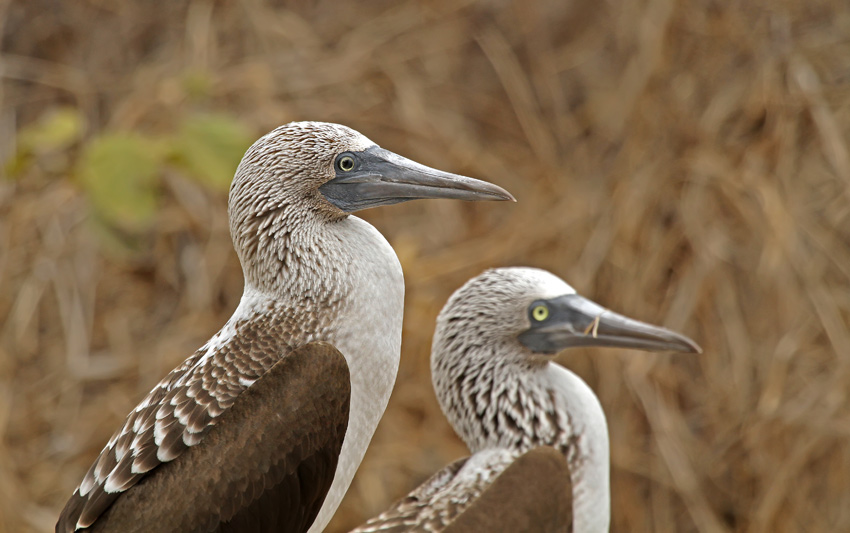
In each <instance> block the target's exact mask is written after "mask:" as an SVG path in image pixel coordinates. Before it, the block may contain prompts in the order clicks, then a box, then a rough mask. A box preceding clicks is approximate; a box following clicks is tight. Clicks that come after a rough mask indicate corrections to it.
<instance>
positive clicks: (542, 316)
mask: <svg viewBox="0 0 850 533" xmlns="http://www.w3.org/2000/svg"><path fill="white" fill-rule="evenodd" d="M531 316H532V317H533V318H534V320H536V321H538V322H543V321H544V320H546V319H547V318H549V308H548V307H546V306H545V305H543V304H540V305H536V306H534V309H532V310H531Z"/></svg>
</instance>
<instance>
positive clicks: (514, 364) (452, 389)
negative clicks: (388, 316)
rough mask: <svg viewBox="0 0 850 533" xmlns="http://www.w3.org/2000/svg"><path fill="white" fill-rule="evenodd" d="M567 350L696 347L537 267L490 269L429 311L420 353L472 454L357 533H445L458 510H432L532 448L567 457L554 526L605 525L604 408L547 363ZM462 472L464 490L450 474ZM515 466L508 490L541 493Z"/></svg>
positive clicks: (535, 475)
mask: <svg viewBox="0 0 850 533" xmlns="http://www.w3.org/2000/svg"><path fill="white" fill-rule="evenodd" d="M578 345H602V346H606V345H607V346H612V345H618V346H630V347H639V348H642V349H648V350H660V349H671V350H679V351H692V352H696V351H699V347H698V346H696V344H694V343H693V341H691V340H690V339H687V338H686V337H683V336H681V335H678V334H676V333H673V332H671V331H669V330H665V329H663V328H657V327H654V326H650V325H648V324H644V323H642V322H638V321H635V320H631V319H628V318H626V317H622V316H620V315H617V314H616V313H613V312H611V311H608V310H606V309H604V308H601V307H599V306H597V305H596V304H593V303H592V302H590V301H589V300H586V299H584V298H582V297H580V296H578V295H577V294H575V291H574V290H573V289H572V287H570V286H569V285H567V284H566V283H564V282H563V281H562V280H561V279H560V278H558V277H556V276H554V275H552V274H550V273H548V272H545V271H543V270H538V269H532V268H501V269H494V270H489V271H487V272H485V273H483V274H481V275H480V276H478V277H476V278H473V279H472V280H470V281H469V282H467V283H466V284H465V285H464V286H463V287H461V288H460V289H458V290H457V291H456V292H455V293H454V294H453V295H452V297H451V298H450V299H449V301H448V302H447V303H446V305H445V307H444V308H443V310H442V311H441V312H440V315H439V317H438V318H437V327H436V331H435V333H434V341H433V345H432V351H431V370H432V378H433V382H434V388H435V391H436V393H437V398H438V400H439V402H440V406H441V407H442V409H443V412H444V413H445V414H446V417H447V418H448V420H449V422H450V423H451V425H452V427H454V429H455V431H457V433H458V435H460V437H461V438H462V439H463V440H464V442H466V444H467V445H468V446H469V449H470V451H472V452H473V455H472V456H471V458H469V459H468V460H467V462H466V463H465V464H464V466H463V468H461V469H460V470H457V468H456V466H450V467H448V468H447V469H444V470H443V471H441V472H440V473H438V474H437V475H435V476H434V478H432V482H433V480H435V479H438V480H447V481H445V482H444V487H443V488H442V490H440V491H436V492H435V491H430V490H429V489H428V488H427V484H426V487H425V488H424V489H423V488H422V487H420V488H419V489H417V490H416V491H414V492H413V493H411V495H410V496H408V498H406V499H404V500H401V501H400V502H398V503H397V504H395V505H394V506H393V507H392V508H391V509H390V510H389V511H387V512H386V513H384V514H382V515H381V516H379V517H376V518H374V519H372V520H370V521H369V522H368V523H367V524H366V525H365V526H363V528H362V529H360V530H356V531H358V532H365V531H407V530H410V531H414V530H419V528H420V527H423V526H424V525H426V524H427V528H426V530H430V531H443V530H445V531H448V530H449V529H447V528H450V527H456V525H457V523H458V520H460V519H461V517H463V516H464V515H465V514H466V512H468V511H466V512H458V513H455V514H454V515H451V513H440V512H437V511H435V510H439V509H443V508H445V507H446V506H447V505H448V503H447V502H453V501H467V500H470V499H471V500H473V501H475V500H478V499H480V498H481V497H483V496H484V495H487V494H491V493H490V490H491V488H492V487H493V484H494V482H496V481H497V480H499V479H500V477H501V476H500V473H501V472H502V471H505V468H506V465H509V464H513V461H512V458H513V457H519V456H522V454H526V453H529V451H531V450H535V449H539V448H538V447H541V446H551V447H553V448H555V449H556V450H557V451H558V452H559V453H560V454H561V457H562V458H565V459H566V461H565V462H564V461H563V459H562V463H565V467H566V468H565V469H564V472H568V474H566V475H569V476H570V478H571V483H572V491H571V495H570V496H569V497H568V499H569V500H570V502H569V503H571V506H572V513H573V523H572V524H570V523H569V522H564V523H562V524H561V526H560V527H561V530H566V529H567V527H569V526H572V527H574V529H575V531H577V532H581V533H587V532H594V533H598V532H604V531H607V530H608V526H609V523H610V489H609V458H608V453H609V452H608V448H609V444H608V431H607V428H606V421H605V413H604V412H603V410H602V406H601V405H600V403H599V400H598V399H597V397H596V395H595V394H594V393H593V391H592V390H591V389H590V388H589V387H588V386H587V385H586V384H585V383H584V381H582V380H581V379H580V378H579V377H578V376H576V375H575V374H573V373H572V372H570V371H569V370H567V369H565V368H563V367H561V366H559V365H557V364H555V363H554V362H553V361H552V360H551V359H552V358H551V355H552V354H553V353H555V352H557V351H559V350H561V349H563V348H566V347H569V346H578ZM457 464H458V463H454V465H457ZM464 471H465V475H464V479H467V480H474V482H473V483H472V485H474V486H470V483H466V484H463V483H459V482H455V481H452V480H453V479H454V478H456V477H458V476H459V475H460V472H464ZM521 471H522V469H520V468H518V467H517V468H516V471H515V473H514V476H516V478H515V479H518V480H521V481H520V483H521V484H522V486H517V487H516V490H517V491H529V492H530V493H532V494H534V495H539V497H544V496H545V495H546V494H547V492H545V491H543V490H542V485H541V484H545V482H549V483H551V482H553V480H552V479H550V476H549V475H547V474H545V471H544V470H539V469H538V470H535V471H533V472H532V471H531V470H528V471H526V474H527V476H526V477H525V478H522V477H521ZM550 474H551V476H557V475H560V474H558V472H557V471H555V470H553V471H552V472H551V473H550ZM554 482H557V480H554ZM452 484H454V486H451V485H452ZM411 498H412V499H413V501H414V502H415V503H416V504H415V505H411V504H410V501H411ZM489 498H490V499H491V500H492V501H493V502H494V503H493V505H492V506H491V507H490V508H489V510H490V511H491V512H496V511H497V510H499V509H498V508H499V507H501V506H507V507H511V506H514V511H513V512H514V513H516V514H517V516H520V517H527V516H528V515H527V512H528V508H527V507H519V506H518V502H517V501H515V500H514V499H513V498H510V497H509V496H504V497H503V499H501V500H499V499H498V498H497V497H496V496H494V495H492V494H491V495H490V496H489ZM467 505H471V504H470V503H467ZM397 515H403V516H404V523H405V527H407V528H408V529H397V528H398V525H397V523H395V522H394V521H395V520H396V516H397ZM385 526H386V528H385ZM547 527H548V526H547ZM393 528H396V529H393Z"/></svg>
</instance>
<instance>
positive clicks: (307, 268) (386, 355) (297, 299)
mask: <svg viewBox="0 0 850 533" xmlns="http://www.w3.org/2000/svg"><path fill="white" fill-rule="evenodd" d="M417 198H452V199H460V200H513V197H512V196H511V195H510V193H508V192H507V191H505V190H504V189H502V188H500V187H497V186H495V185H492V184H490V183H487V182H483V181H480V180H476V179H472V178H468V177H465V176H459V175H455V174H449V173H447V172H441V171H439V170H435V169H432V168H428V167H426V166H423V165H420V164H419V163H415V162H413V161H410V160H409V159H405V158H404V157H401V156H399V155H396V154H394V153H392V152H389V151H387V150H384V149H383V148H380V147H379V146H377V145H376V144H375V143H374V142H372V141H371V140H369V139H368V138H366V137H365V136H363V135H361V134H360V133H358V132H356V131H354V130H352V129H351V128H347V127H345V126H341V125H339V124H328V123H322V122H291V123H289V124H285V125H283V126H281V127H279V128H277V129H275V130H273V131H272V132H270V133H268V134H267V135H265V136H263V137H262V138H260V139H259V140H258V141H257V142H255V143H254V144H253V145H252V146H251V147H250V148H249V149H248V151H247V152H246V153H245V156H244V157H243V158H242V161H241V163H240V164H239V167H238V168H237V169H236V175H235V177H234V179H233V182H232V184H231V187H230V196H229V199H228V213H229V218H230V235H231V238H232V239H233V244H234V247H235V249H236V253H237V255H238V256H239V261H240V263H241V265H242V272H243V274H244V277H245V290H244V292H243V295H242V299H241V301H240V302H239V306H238V307H237V308H236V310H235V311H234V313H233V316H231V318H230V320H228V321H227V323H226V324H225V325H224V327H222V328H221V330H219V332H218V333H216V334H215V335H214V336H213V337H212V338H211V339H210V340H209V341H208V342H207V343H206V344H205V345H204V346H203V347H201V348H200V349H199V350H198V351H196V352H195V353H194V354H193V355H192V356H190V357H189V358H188V359H186V360H185V361H184V362H183V363H182V364H180V365H179V366H178V367H177V368H175V369H174V370H172V371H171V372H170V373H169V374H168V375H167V376H165V377H164V378H163V379H162V381H160V382H159V383H158V384H157V385H156V386H155V387H154V388H153V390H151V392H150V393H149V394H148V395H147V396H146V397H145V398H144V399H143V400H142V401H141V402H140V403H139V404H138V405H137V406H136V408H135V409H133V410H132V411H131V412H130V414H129V415H127V419H126V420H125V421H124V424H123V425H122V426H121V427H120V428H118V430H117V431H116V432H115V433H114V434H113V436H112V438H110V439H109V442H107V444H106V446H105V447H104V448H103V450H102V451H101V452H100V455H99V456H98V457H97V459H96V460H95V462H94V464H92V466H91V468H89V470H88V472H87V473H86V474H85V476H84V477H83V480H82V482H81V483H80V485H79V486H78V487H77V489H76V490H75V491H74V493H73V494H72V495H71V498H70V499H69V500H68V503H67V504H66V505H65V508H64V509H63V510H62V512H61V514H60V516H59V521H58V523H57V524H56V531H57V533H59V532H61V533H71V532H74V531H77V530H87V531H91V532H94V531H115V532H119V531H120V532H122V533H129V532H132V531H138V532H150V531H157V532H167V531H175V532H178V531H179V532H184V531H198V532H206V531H231V532H235V531H250V532H258V531H275V532H281V531H286V532H303V531H307V530H308V528H309V531H311V532H319V531H321V530H323V529H324V527H325V526H326V525H327V523H328V522H329V521H330V519H331V516H332V515H333V513H334V511H335V510H336V508H337V506H338V505H339V502H340V501H341V500H342V497H343V495H344V494H345V491H346V489H347V488H348V485H349V484H350V483H351V479H352V478H353V477H354V473H355V471H356V470H357V467H358V466H359V464H360V461H361V460H362V459H363V455H364V454H365V452H366V447H367V446H368V444H369V441H370V440H371V438H372V435H373V433H374V432H375V428H376V427H377V425H378V421H379V420H380V418H381V415H382V414H383V412H384V409H385V408H386V405H387V401H388V400H389V397H390V392H391V391H392V387H393V384H394V382H395V377H396V372H397V370H398V362H399V356H400V351H401V321H402V314H403V313H402V312H403V305H404V278H403V276H402V271H401V265H400V264H399V262H398V258H397V257H396V255H395V253H394V251H393V249H392V247H391V246H390V245H389V243H387V241H386V239H384V237H383V236H382V235H381V234H380V233H379V232H378V231H377V230H376V229H375V228H374V227H372V226H371V225H369V224H368V223H366V222H365V221H363V220H361V219H359V218H357V217H356V216H352V215H351V213H353V212H355V211H359V210H361V209H366V208H369V207H376V206H381V205H389V204H394V203H398V202H404V201H407V200H414V199H417ZM311 524H312V525H311Z"/></svg>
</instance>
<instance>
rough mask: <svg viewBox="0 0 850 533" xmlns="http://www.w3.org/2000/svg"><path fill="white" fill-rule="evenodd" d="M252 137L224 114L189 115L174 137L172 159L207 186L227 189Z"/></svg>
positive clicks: (222, 189) (240, 125) (245, 129)
mask: <svg viewBox="0 0 850 533" xmlns="http://www.w3.org/2000/svg"><path fill="white" fill-rule="evenodd" d="M252 141H253V138H252V136H251V134H250V133H249V132H248V129H247V128H245V127H244V126H243V125H242V124H239V123H238V122H236V121H235V120H233V119H232V118H230V117H227V116H224V115H196V116H192V117H189V118H188V119H187V120H186V121H185V122H184V123H183V125H182V127H181V128H180V131H179V133H178V134H177V136H176V138H175V139H174V145H173V151H172V156H173V158H174V161H175V162H176V163H177V164H178V166H181V167H182V168H184V169H185V170H186V171H187V172H188V173H189V174H191V175H193V176H194V177H195V178H197V179H198V180H199V181H201V182H203V183H206V184H207V185H209V186H210V187H212V188H214V189H216V190H221V191H226V190H228V188H229V187H230V180H231V179H232V178H233V172H234V171H235V170H236V165H238V164H239V161H240V160H241V159H242V154H244V153H245V150H246V149H247V148H248V146H250V145H251V142H252Z"/></svg>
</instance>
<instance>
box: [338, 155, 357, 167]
mask: <svg viewBox="0 0 850 533" xmlns="http://www.w3.org/2000/svg"><path fill="white" fill-rule="evenodd" d="M339 168H341V169H343V170H351V169H352V168H354V160H353V159H351V158H350V157H343V158H342V159H340V161H339Z"/></svg>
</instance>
